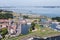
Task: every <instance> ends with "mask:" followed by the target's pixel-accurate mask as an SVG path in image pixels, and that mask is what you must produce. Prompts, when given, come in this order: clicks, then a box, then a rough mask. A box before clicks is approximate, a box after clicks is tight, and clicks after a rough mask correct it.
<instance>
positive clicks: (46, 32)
mask: <svg viewBox="0 0 60 40" xmlns="http://www.w3.org/2000/svg"><path fill="white" fill-rule="evenodd" d="M35 27H36V28H37V31H34V32H30V33H29V34H27V35H20V36H18V37H13V38H5V40H21V39H22V38H26V37H28V36H39V37H50V36H55V35H60V32H57V31H54V30H53V29H51V28H48V27H43V28H42V27H40V25H38V24H36V25H35Z"/></svg>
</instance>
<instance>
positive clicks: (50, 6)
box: [0, 6, 60, 8]
mask: <svg viewBox="0 0 60 40" xmlns="http://www.w3.org/2000/svg"><path fill="white" fill-rule="evenodd" d="M15 7H36V8H60V6H0V8H15Z"/></svg>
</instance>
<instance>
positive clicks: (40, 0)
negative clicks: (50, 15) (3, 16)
mask: <svg viewBox="0 0 60 40" xmlns="http://www.w3.org/2000/svg"><path fill="white" fill-rule="evenodd" d="M42 5H43V6H44V5H47V6H48V5H54V6H60V0H0V6H42Z"/></svg>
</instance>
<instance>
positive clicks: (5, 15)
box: [0, 13, 13, 19]
mask: <svg viewBox="0 0 60 40" xmlns="http://www.w3.org/2000/svg"><path fill="white" fill-rule="evenodd" d="M9 18H13V15H12V14H11V13H0V19H9Z"/></svg>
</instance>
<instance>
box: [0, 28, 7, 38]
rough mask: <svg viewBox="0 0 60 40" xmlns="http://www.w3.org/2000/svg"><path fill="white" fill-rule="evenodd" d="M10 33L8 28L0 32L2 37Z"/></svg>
mask: <svg viewBox="0 0 60 40" xmlns="http://www.w3.org/2000/svg"><path fill="white" fill-rule="evenodd" d="M7 33H8V30H7V28H2V29H1V30H0V34H1V35H2V37H5V35H6V34H7Z"/></svg>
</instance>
